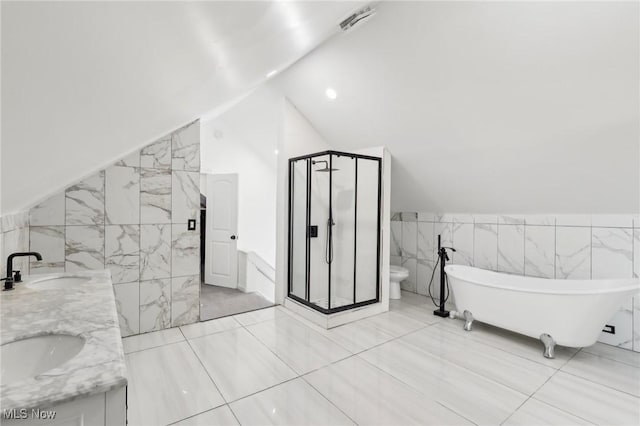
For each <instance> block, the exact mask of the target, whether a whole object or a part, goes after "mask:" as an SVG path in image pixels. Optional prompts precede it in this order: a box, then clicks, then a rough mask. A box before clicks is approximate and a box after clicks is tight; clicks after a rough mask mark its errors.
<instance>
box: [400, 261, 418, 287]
mask: <svg viewBox="0 0 640 426" xmlns="http://www.w3.org/2000/svg"><path fill="white" fill-rule="evenodd" d="M402 266H403V267H404V268H407V269H408V270H409V277H407V279H406V280H403V281H402V282H401V283H400V287H401V288H402V289H403V290H407V291H411V292H414V293H415V292H416V274H417V268H418V265H417V260H416V259H415V258H409V257H403V258H402Z"/></svg>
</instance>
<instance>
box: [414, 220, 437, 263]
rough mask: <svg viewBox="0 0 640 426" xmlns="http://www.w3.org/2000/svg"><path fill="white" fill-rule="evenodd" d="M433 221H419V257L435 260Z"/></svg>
mask: <svg viewBox="0 0 640 426" xmlns="http://www.w3.org/2000/svg"><path fill="white" fill-rule="evenodd" d="M434 244H435V238H434V224H433V222H418V259H426V260H433V257H434V255H435V252H436V247H435V245H434Z"/></svg>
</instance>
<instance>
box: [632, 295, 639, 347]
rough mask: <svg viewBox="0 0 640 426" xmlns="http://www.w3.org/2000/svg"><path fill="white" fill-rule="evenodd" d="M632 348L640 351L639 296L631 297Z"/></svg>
mask: <svg viewBox="0 0 640 426" xmlns="http://www.w3.org/2000/svg"><path fill="white" fill-rule="evenodd" d="M632 346H633V350H634V351H636V352H640V296H636V297H634V298H633V344H632Z"/></svg>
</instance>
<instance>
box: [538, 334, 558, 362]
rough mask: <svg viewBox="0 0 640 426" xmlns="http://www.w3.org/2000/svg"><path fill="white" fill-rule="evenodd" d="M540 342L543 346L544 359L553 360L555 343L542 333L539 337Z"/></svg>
mask: <svg viewBox="0 0 640 426" xmlns="http://www.w3.org/2000/svg"><path fill="white" fill-rule="evenodd" d="M540 340H541V341H542V343H543V344H544V357H545V358H554V357H555V352H554V348H555V347H556V341H555V340H553V337H551V336H550V335H548V334H547V333H543V334H541V335H540Z"/></svg>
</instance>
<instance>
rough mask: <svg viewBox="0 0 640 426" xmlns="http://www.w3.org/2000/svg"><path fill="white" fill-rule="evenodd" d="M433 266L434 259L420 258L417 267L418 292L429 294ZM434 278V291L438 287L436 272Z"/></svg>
mask: <svg viewBox="0 0 640 426" xmlns="http://www.w3.org/2000/svg"><path fill="white" fill-rule="evenodd" d="M433 266H434V261H433V260H428V259H418V262H417V269H416V292H417V293H418V294H423V295H425V296H426V295H428V294H429V281H430V280H431V276H432V275H431V274H432V273H433ZM433 279H434V287H433V289H432V293H434V291H433V290H436V288H437V287H438V285H437V284H438V282H436V281H435V274H434V278H433ZM436 293H437V292H436Z"/></svg>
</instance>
